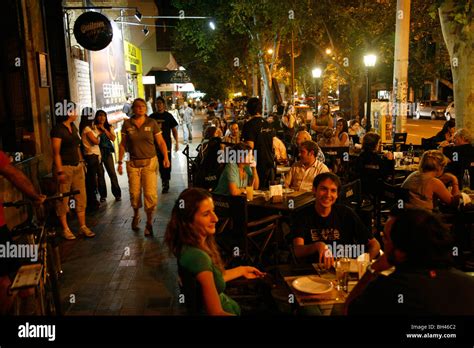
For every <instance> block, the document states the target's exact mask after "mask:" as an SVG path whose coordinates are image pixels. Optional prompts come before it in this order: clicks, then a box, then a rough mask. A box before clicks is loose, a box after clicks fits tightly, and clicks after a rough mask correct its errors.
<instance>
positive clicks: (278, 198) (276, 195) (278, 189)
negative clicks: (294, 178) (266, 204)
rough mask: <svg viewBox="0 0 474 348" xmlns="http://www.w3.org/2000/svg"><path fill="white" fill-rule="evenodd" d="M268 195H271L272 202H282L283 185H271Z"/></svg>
mask: <svg viewBox="0 0 474 348" xmlns="http://www.w3.org/2000/svg"><path fill="white" fill-rule="evenodd" d="M270 196H271V197H272V202H273V203H281V202H283V186H282V185H271V186H270Z"/></svg>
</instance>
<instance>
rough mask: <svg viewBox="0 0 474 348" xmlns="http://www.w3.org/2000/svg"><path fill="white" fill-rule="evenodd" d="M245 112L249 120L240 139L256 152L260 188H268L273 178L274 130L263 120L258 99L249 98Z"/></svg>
mask: <svg viewBox="0 0 474 348" xmlns="http://www.w3.org/2000/svg"><path fill="white" fill-rule="evenodd" d="M247 111H248V113H249V114H250V116H251V119H250V120H249V121H248V122H246V123H245V124H244V126H243V128H242V138H243V140H244V141H245V142H246V143H247V144H248V145H250V147H251V148H252V150H256V160H257V173H258V177H259V179H260V187H261V188H263V189H265V188H268V186H269V182H270V181H272V180H274V178H275V158H274V157H275V156H274V152H273V137H274V136H275V130H274V129H273V128H272V127H271V126H270V125H269V124H268V122H267V121H266V120H265V119H263V117H262V115H261V111H262V105H261V102H260V100H259V99H258V98H250V99H249V100H248V102H247Z"/></svg>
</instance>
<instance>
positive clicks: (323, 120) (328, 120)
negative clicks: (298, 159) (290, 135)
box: [311, 103, 334, 136]
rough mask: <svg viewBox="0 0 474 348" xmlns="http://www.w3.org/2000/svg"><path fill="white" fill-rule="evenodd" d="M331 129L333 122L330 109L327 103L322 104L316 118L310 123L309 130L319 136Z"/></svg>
mask: <svg viewBox="0 0 474 348" xmlns="http://www.w3.org/2000/svg"><path fill="white" fill-rule="evenodd" d="M333 127H334V120H333V118H332V117H331V107H330V106H329V103H324V104H323V105H322V106H321V110H320V111H319V115H318V117H313V120H312V121H311V129H312V130H314V131H315V132H316V133H317V134H318V136H320V135H322V134H323V133H324V131H325V130H326V129H328V128H331V129H332V128H333Z"/></svg>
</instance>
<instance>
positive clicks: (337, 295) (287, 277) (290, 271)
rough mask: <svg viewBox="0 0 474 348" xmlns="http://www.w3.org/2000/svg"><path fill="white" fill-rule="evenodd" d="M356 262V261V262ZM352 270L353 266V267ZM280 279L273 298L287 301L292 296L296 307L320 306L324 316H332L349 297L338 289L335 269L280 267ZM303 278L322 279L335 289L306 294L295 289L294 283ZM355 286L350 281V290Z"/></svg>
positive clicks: (317, 265)
mask: <svg viewBox="0 0 474 348" xmlns="http://www.w3.org/2000/svg"><path fill="white" fill-rule="evenodd" d="M354 261H355V260H354ZM351 268H353V266H352V265H351ZM277 270H278V275H279V279H277V280H278V286H277V288H276V289H275V291H273V296H274V298H276V299H277V300H282V301H283V300H286V301H288V299H289V298H290V297H289V296H290V295H293V296H294V299H295V302H294V304H295V305H298V306H300V307H305V306H315V305H317V306H319V307H320V309H321V311H322V313H323V315H330V314H331V311H332V309H333V306H334V305H336V304H337V305H342V304H344V303H345V301H346V299H347V297H348V296H349V295H348V293H346V292H345V291H343V290H338V289H337V287H336V275H335V271H334V269H332V270H330V271H324V270H323V271H322V270H321V264H303V265H280V266H278V268H277ZM302 276H314V277H321V278H323V279H326V280H329V281H331V282H332V283H333V286H334V287H333V289H332V290H331V291H329V292H327V293H324V294H318V295H314V294H306V293H304V292H300V291H298V290H296V289H294V288H293V286H292V283H293V281H294V280H295V279H297V278H299V277H302ZM353 286H355V282H354V281H352V280H351V281H349V289H352V288H353Z"/></svg>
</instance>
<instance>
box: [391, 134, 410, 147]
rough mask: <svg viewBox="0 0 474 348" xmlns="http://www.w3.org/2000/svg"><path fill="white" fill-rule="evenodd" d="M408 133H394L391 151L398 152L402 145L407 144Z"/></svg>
mask: <svg viewBox="0 0 474 348" xmlns="http://www.w3.org/2000/svg"><path fill="white" fill-rule="evenodd" d="M407 136H408V133H395V134H394V135H393V151H400V148H401V146H402V145H405V143H406V142H407Z"/></svg>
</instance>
